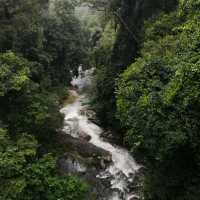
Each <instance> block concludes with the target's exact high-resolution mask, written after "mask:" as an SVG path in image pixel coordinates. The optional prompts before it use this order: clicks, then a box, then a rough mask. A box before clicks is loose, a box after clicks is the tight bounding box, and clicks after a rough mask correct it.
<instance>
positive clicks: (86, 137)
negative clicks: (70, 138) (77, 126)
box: [78, 131, 91, 141]
mask: <svg viewBox="0 0 200 200" xmlns="http://www.w3.org/2000/svg"><path fill="white" fill-rule="evenodd" d="M78 135H79V138H80V139H82V140H85V141H90V140H91V136H90V135H88V134H87V133H85V132H84V131H79V132H78Z"/></svg>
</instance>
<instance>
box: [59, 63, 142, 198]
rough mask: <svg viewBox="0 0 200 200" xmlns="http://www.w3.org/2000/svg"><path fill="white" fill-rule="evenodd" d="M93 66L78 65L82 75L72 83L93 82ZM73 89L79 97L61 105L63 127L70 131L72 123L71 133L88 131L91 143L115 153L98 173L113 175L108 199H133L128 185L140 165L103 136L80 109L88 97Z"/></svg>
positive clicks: (102, 175)
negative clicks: (83, 66) (91, 67)
mask: <svg viewBox="0 0 200 200" xmlns="http://www.w3.org/2000/svg"><path fill="white" fill-rule="evenodd" d="M92 71H93V70H86V71H82V69H81V67H80V68H79V76H78V77H76V78H74V79H73V81H72V85H73V86H76V87H78V88H79V89H83V88H84V87H86V86H87V85H89V84H90V80H91V79H90V78H91V75H92ZM71 93H72V94H73V95H74V96H76V100H75V101H74V102H73V103H72V104H70V105H67V106H65V107H64V108H62V109H61V112H62V113H64V115H65V127H64V129H63V130H64V131H65V132H66V133H68V134H69V125H70V127H73V130H72V131H71V132H70V134H71V135H72V136H73V137H78V134H77V133H78V132H80V131H81V132H84V133H87V134H88V135H89V136H90V137H91V139H90V141H89V142H90V143H92V144H94V145H95V146H97V147H100V148H102V149H104V150H106V151H109V152H110V154H111V155H112V164H111V165H110V166H109V167H108V168H107V169H106V170H105V171H103V172H101V173H100V174H99V175H98V176H97V177H98V178H100V179H106V178H110V179H109V180H111V182H110V183H111V188H112V189H113V193H112V194H110V197H108V199H107V200H132V199H134V197H135V196H134V194H132V192H130V190H129V189H128V187H129V185H130V184H131V183H133V181H134V180H133V177H134V174H135V173H136V171H137V170H138V169H139V168H140V167H139V165H137V163H136V162H135V160H134V159H133V157H132V156H131V155H130V153H129V152H128V151H127V150H126V149H124V148H121V147H119V146H117V145H114V144H111V143H109V142H107V141H104V140H103V138H101V137H100V136H101V133H102V132H103V130H102V128H100V127H99V126H97V125H96V124H94V123H92V122H91V121H89V119H88V117H87V116H86V115H82V114H81V111H82V110H84V109H85V108H86V105H85V104H86V102H87V97H86V96H85V95H84V94H82V93H81V95H79V94H78V93H77V92H76V91H75V90H72V91H71Z"/></svg>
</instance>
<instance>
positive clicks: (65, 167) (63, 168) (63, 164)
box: [57, 153, 87, 175]
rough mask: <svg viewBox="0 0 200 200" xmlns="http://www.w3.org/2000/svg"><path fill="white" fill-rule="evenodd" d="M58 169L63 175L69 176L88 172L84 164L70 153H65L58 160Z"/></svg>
mask: <svg viewBox="0 0 200 200" xmlns="http://www.w3.org/2000/svg"><path fill="white" fill-rule="evenodd" d="M57 167H58V169H59V172H60V173H61V174H68V175H72V174H81V173H85V172H86V170H87V168H86V166H85V165H84V164H83V163H81V162H80V161H79V160H78V159H76V158H75V157H74V156H72V155H69V154H68V153H65V154H64V155H63V156H62V157H61V158H59V159H58V161H57Z"/></svg>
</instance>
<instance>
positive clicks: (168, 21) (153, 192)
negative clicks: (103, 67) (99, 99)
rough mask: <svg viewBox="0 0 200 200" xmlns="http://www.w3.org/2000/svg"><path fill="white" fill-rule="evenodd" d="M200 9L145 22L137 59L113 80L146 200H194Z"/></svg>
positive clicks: (199, 160)
mask: <svg viewBox="0 0 200 200" xmlns="http://www.w3.org/2000/svg"><path fill="white" fill-rule="evenodd" d="M199 6H200V3H199V2H198V1H187V4H186V2H185V1H180V4H179V7H178V9H177V10H176V11H173V12H171V13H168V14H166V13H161V14H160V15H159V16H157V17H155V18H153V19H151V20H149V21H147V22H146V23H145V37H144V44H143V47H142V49H141V51H140V52H141V55H140V57H139V58H138V59H137V60H136V61H135V62H134V63H133V64H131V65H130V67H128V69H127V70H125V72H124V73H123V74H122V75H121V76H120V79H119V80H118V81H117V83H118V84H117V85H118V87H117V108H118V118H119V119H120V120H121V123H122V126H123V127H125V128H126V129H127V133H126V137H125V141H126V144H128V145H129V146H130V147H131V149H132V151H133V152H135V153H138V154H140V155H142V156H144V158H145V164H146V166H147V167H148V173H147V175H146V181H145V199H149V200H150V199H151V200H155V199H159V200H169V199H170V200H179V199H180V200H183V199H185V200H197V199H199V195H200V194H199V191H200V179H199V177H198V176H197V174H199V172H200V167H199V164H200V157H199V149H200V142H199V141H200V138H199V131H200V127H199V120H200V57H199V54H200V48H199V47H200V45H199V44H200V31H199V30H200V23H199V18H200V13H199Z"/></svg>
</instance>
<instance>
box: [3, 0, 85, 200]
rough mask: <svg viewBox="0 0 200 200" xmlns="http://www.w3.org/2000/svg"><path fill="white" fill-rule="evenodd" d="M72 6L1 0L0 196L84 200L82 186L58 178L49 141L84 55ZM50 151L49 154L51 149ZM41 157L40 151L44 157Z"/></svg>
mask: <svg viewBox="0 0 200 200" xmlns="http://www.w3.org/2000/svg"><path fill="white" fill-rule="evenodd" d="M74 8H75V7H74V5H73V4H72V3H71V2H70V1H68V0H66V1H61V0H59V1H55V2H51V4H50V3H49V1H48V0H42V1H41V0H20V1H12V0H2V1H1V4H0V185H1V186H0V199H2V200H14V199H15V200H21V199H22V200H23V199H24V200H28V199H34V200H35V199H38V200H39V199H42V200H43V199H48V200H51V199H52V200H58V199H60V200H61V199H62V200H70V199H71V200H72V199H73V200H74V199H77V200H78V199H83V198H84V197H83V196H84V193H85V191H86V187H85V185H84V184H83V183H82V182H80V181H79V180H78V179H76V178H73V177H60V176H59V175H58V173H57V170H56V160H57V158H56V157H55V156H53V155H51V154H49V153H48V152H51V151H52V152H54V154H55V153H56V150H55V144H54V143H55V136H56V133H57V130H59V129H60V128H61V127H62V122H63V116H62V115H61V114H60V112H59V107H60V99H61V98H62V95H67V90H66V87H67V86H68V85H69V82H70V80H71V75H72V74H71V71H74V72H76V71H77V68H78V65H79V64H80V63H84V62H85V60H86V58H85V56H86V49H85V43H84V39H83V34H82V28H81V25H80V22H79V20H78V19H77V18H76V16H75V14H74ZM52 147H54V149H52ZM44 153H47V154H44Z"/></svg>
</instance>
